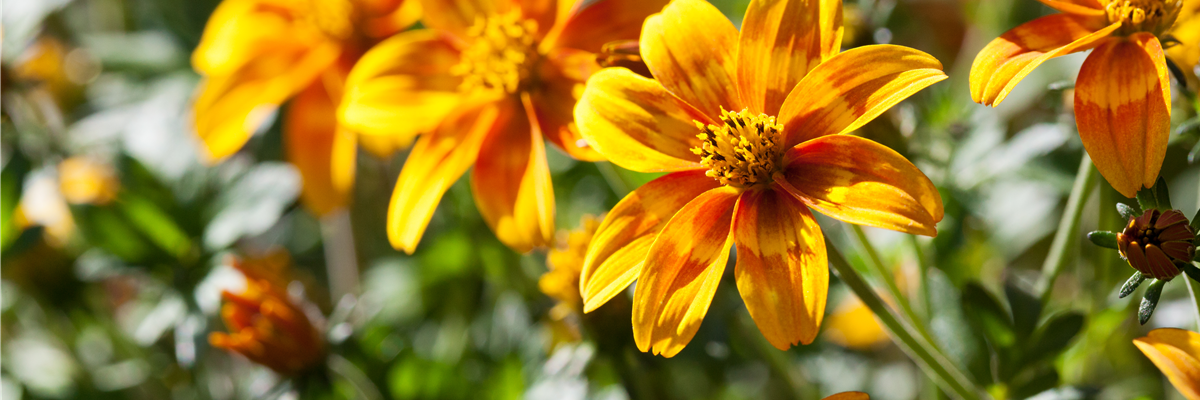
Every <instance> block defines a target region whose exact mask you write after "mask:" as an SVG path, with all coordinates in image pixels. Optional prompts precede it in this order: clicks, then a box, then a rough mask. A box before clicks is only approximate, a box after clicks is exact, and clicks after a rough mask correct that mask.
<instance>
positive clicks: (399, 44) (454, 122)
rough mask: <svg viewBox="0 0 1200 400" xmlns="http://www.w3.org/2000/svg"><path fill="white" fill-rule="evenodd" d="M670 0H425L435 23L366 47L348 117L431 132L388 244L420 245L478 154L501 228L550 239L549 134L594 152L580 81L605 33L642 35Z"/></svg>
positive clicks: (530, 240)
mask: <svg viewBox="0 0 1200 400" xmlns="http://www.w3.org/2000/svg"><path fill="white" fill-rule="evenodd" d="M569 3H574V4H575V5H574V6H573V7H570V6H568V4H569ZM664 3H666V0H601V1H592V2H582V1H580V2H567V1H557V2H556V1H541V2H519V3H513V4H510V3H509V2H507V1H493V0H461V1H445V0H427V1H425V2H424V3H423V10H424V13H425V14H424V15H425V16H424V20H423V22H424V23H425V25H426V26H428V27H429V28H430V29H428V30H417V31H411V32H407V33H403V34H400V35H396V36H395V37H393V38H391V39H388V40H387V41H384V42H383V43H381V44H380V45H379V46H377V47H375V48H373V49H371V51H369V52H367V54H366V55H365V56H363V59H362V61H360V62H359V63H358V65H357V66H355V68H354V71H352V72H351V73H350V77H349V79H348V81H347V87H346V96H345V97H344V98H343V100H342V107H341V114H340V117H341V121H342V123H343V124H345V125H346V126H348V127H350V128H351V129H353V130H355V131H356V132H362V133H364V134H397V135H402V136H407V137H412V136H415V135H417V134H420V133H425V134H426V135H424V136H422V137H421V139H420V140H419V141H418V142H417V143H416V145H415V146H414V148H413V150H412V152H411V153H410V155H409V159H408V161H407V162H406V163H405V165H404V168H403V170H402V171H401V172H400V178H399V179H398V181H397V182H396V188H395V191H394V192H393V193H392V200H391V204H390V207H389V209H388V239H389V240H390V241H391V243H392V246H393V247H395V248H397V249H403V250H404V251H405V252H408V253H412V252H413V251H414V250H415V249H416V247H417V243H418V242H420V240H421V236H422V235H423V234H424V232H425V228H426V226H427V225H428V224H429V220H430V218H431V217H432V216H433V211H434V209H435V208H436V207H437V204H438V202H439V201H440V200H441V197H442V195H443V194H444V193H445V192H446V190H447V189H449V187H450V185H452V184H453V183H454V182H455V181H456V180H458V178H459V177H460V176H462V175H463V174H464V173H466V171H467V169H468V168H470V167H471V166H472V165H474V167H475V168H474V171H473V172H472V177H471V188H472V191H473V194H474V196H475V202H476V204H477V206H478V207H479V211H480V213H481V214H483V217H484V219H485V220H486V221H487V223H488V226H490V227H491V229H492V231H494V232H495V233H496V236H497V237H498V238H499V239H500V240H501V241H502V242H504V243H505V244H506V245H508V246H509V247H511V248H513V249H515V250H517V251H521V252H525V251H529V250H530V249H532V248H533V247H537V246H542V245H545V244H548V243H549V242H550V240H551V237H552V235H553V234H554V209H555V205H554V191H553V187H552V184H551V181H550V170H549V167H548V166H547V164H546V147H545V144H544V142H543V139H545V140H549V141H550V142H551V143H553V144H555V145H556V146H558V147H559V148H561V149H562V150H563V151H565V152H567V153H568V154H570V155H572V156H574V157H576V158H579V159H583V160H595V159H597V158H598V157H597V155H596V154H595V152H594V151H592V150H591V149H590V148H587V147H586V146H583V145H581V144H582V143H583V141H582V140H580V139H579V136H578V133H577V132H576V130H575V129H573V128H572V116H571V109H572V107H573V106H574V104H575V100H576V98H577V96H578V90H577V88H578V87H580V86H581V85H582V83H583V82H584V81H585V80H586V79H587V77H588V76H590V75H591V73H592V72H593V71H594V70H597V69H599V66H598V65H597V64H596V55H595V53H596V52H598V51H600V47H601V46H602V45H603V44H604V43H607V42H610V41H614V40H622V39H633V38H636V37H637V34H638V32H639V30H640V28H641V23H642V20H643V19H644V18H645V17H646V16H647V15H649V14H651V13H653V12H654V11H656V10H658V9H659V8H661V7H662V5H663V4H664Z"/></svg>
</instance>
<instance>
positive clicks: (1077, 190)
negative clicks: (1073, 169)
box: [1037, 154, 1096, 304]
mask: <svg viewBox="0 0 1200 400" xmlns="http://www.w3.org/2000/svg"><path fill="white" fill-rule="evenodd" d="M1094 169H1095V168H1093V167H1092V159H1091V158H1089V157H1088V156H1087V154H1084V155H1083V159H1082V160H1080V161H1079V172H1077V173H1076V174H1075V185H1074V186H1072V187H1071V195H1070V197H1068V198H1067V208H1066V209H1065V210H1063V216H1062V220H1060V221H1059V222H1058V230H1057V231H1056V232H1055V233H1054V242H1052V243H1051V244H1050V254H1047V255H1046V262H1045V263H1043V264H1042V278H1041V279H1040V280H1038V283H1037V293H1038V298H1040V299H1041V300H1042V304H1046V303H1047V302H1048V301H1049V300H1050V292H1051V289H1053V288H1054V280H1055V279H1058V274H1059V273H1061V272H1062V269H1063V267H1064V266H1066V265H1067V262H1068V261H1070V260H1072V259H1073V258H1072V257H1069V256H1068V254H1067V249H1069V248H1070V247H1071V244H1073V243H1075V242H1078V241H1079V220H1080V216H1081V215H1082V214H1083V204H1084V203H1086V202H1087V198H1088V195H1090V194H1091V193H1092V191H1091V188H1092V186H1093V183H1095V182H1096V174H1095V172H1094Z"/></svg>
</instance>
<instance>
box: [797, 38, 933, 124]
mask: <svg viewBox="0 0 1200 400" xmlns="http://www.w3.org/2000/svg"><path fill="white" fill-rule="evenodd" d="M943 79H946V74H945V73H943V72H942V63H941V62H939V61H938V60H937V59H936V58H933V56H930V55H929V54H926V53H924V52H921V51H919V50H915V49H911V48H908V47H903V46H894V45H873V46H863V47H859V48H855V49H851V50H847V51H846V52H843V53H841V54H838V55H836V56H833V57H832V58H830V59H829V60H827V61H825V62H823V63H821V64H820V65H818V66H817V67H816V68H814V69H813V70H812V72H809V73H808V75H807V76H805V77H804V79H801V80H800V83H798V84H796V87H795V89H793V90H792V92H791V94H790V95H788V98H787V100H785V101H784V103H783V109H782V110H781V111H780V113H779V120H780V121H781V122H782V123H783V124H784V132H785V135H787V138H786V139H785V140H784V143H785V145H786V146H787V147H791V146H794V145H796V144H798V143H801V142H804V141H806V140H809V139H812V138H817V137H821V136H825V135H833V134H838V133H847V132H850V131H853V130H855V129H858V128H859V127H862V126H863V125H865V124H866V123H867V122H870V121H871V120H873V119H875V117H878V116H879V115H880V114H882V113H883V112H884V111H887V110H888V109H889V108H891V107H892V106H894V105H896V104H897V103H899V102H900V101H903V100H904V99H906V98H908V97H909V96H912V95H913V94H915V93H917V92H919V91H921V89H924V88H926V87H929V85H932V84H934V83H937V82H940V81H942V80H943Z"/></svg>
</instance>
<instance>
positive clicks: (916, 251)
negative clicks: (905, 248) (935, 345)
mask: <svg viewBox="0 0 1200 400" xmlns="http://www.w3.org/2000/svg"><path fill="white" fill-rule="evenodd" d="M908 243H909V244H910V245H912V248H913V255H914V256H915V257H916V258H917V274H918V275H917V279H919V282H920V284H919V285H917V299H918V301H920V302H919V303H918V304H920V306H921V313H922V314H923V315H924V316H925V318H926V320H925V321H924V322H929V321H928V319H930V318H932V317H933V315H932V314H933V312H932V311H931V310H932V309H933V305H932V304H930V303H929V301H930V300H929V264H927V263H926V262H925V251H924V250H922V249H921V242H919V241H917V237H916V236H913V235H908Z"/></svg>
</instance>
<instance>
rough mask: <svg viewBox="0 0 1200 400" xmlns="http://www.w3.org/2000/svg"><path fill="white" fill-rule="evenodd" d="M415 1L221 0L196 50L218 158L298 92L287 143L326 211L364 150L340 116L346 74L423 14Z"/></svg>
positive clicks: (201, 111) (206, 122) (342, 193)
mask: <svg viewBox="0 0 1200 400" xmlns="http://www.w3.org/2000/svg"><path fill="white" fill-rule="evenodd" d="M416 4H417V3H416V2H415V1H403V0H363V1H351V0H298V1H288V0H225V1H223V2H221V4H220V5H219V6H217V9H216V11H214V12H213V15H212V17H211V18H210V19H209V21H208V25H207V26H206V27H205V29H204V35H203V37H202V38H201V41H200V45H199V46H198V47H197V48H196V52H195V53H194V54H192V65H193V66H194V67H195V69H196V71H198V72H199V73H200V74H202V75H204V82H203V83H202V84H201V87H200V90H199V94H198V96H197V98H196V102H195V106H194V107H195V110H194V111H195V124H196V132H197V134H199V136H200V138H201V139H202V140H203V142H204V145H205V150H206V151H207V153H208V154H207V155H208V156H209V159H210V161H220V160H222V159H225V158H226V157H229V156H230V155H232V154H233V153H235V152H237V151H238V150H239V149H241V148H242V146H243V145H245V144H246V142H247V141H248V140H250V137H251V136H252V135H253V133H254V132H255V131H256V130H258V129H260V128H261V127H262V125H263V124H264V123H265V122H266V121H267V120H268V118H269V117H270V116H271V114H272V112H273V111H275V110H276V109H277V108H278V107H279V106H280V104H282V103H283V102H284V101H286V100H288V99H290V98H294V100H293V101H292V104H291V108H290V109H289V110H288V112H287V113H286V115H285V116H284V117H283V131H284V145H285V149H286V155H287V158H288V160H289V161H290V162H292V163H293V164H295V165H296V167H297V168H298V169H299V170H300V174H301V176H302V177H303V180H304V188H303V192H302V193H301V196H302V199H303V200H304V203H305V204H306V205H307V206H308V207H309V208H310V209H311V210H312V211H313V212H315V213H316V214H318V215H324V214H327V213H329V212H331V211H333V210H335V209H337V208H339V207H341V206H343V205H344V204H345V203H346V201H347V197H348V195H349V192H350V189H351V187H352V186H353V185H354V166H355V156H356V154H355V151H356V138H355V136H354V135H353V134H352V133H351V132H350V131H347V130H345V129H343V128H342V127H339V126H338V124H337V114H336V105H337V103H338V102H339V101H340V98H341V95H342V85H343V82H344V81H345V79H346V75H347V73H348V72H349V70H350V67H351V66H353V65H354V63H355V62H356V60H357V59H358V58H359V56H361V55H362V53H363V52H364V51H365V50H366V49H367V48H368V47H370V46H371V45H372V44H374V43H375V42H377V41H378V40H379V39H381V38H383V37H387V36H390V35H391V34H393V33H395V32H398V31H400V30H401V29H403V28H404V27H406V26H408V25H409V24H411V23H412V22H414V21H415V19H416V15H415V14H416V13H418V12H419V8H417V5H416ZM376 141H378V140H376ZM376 147H379V146H372V147H370V148H376ZM385 147H386V146H385ZM389 149H390V148H389Z"/></svg>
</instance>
